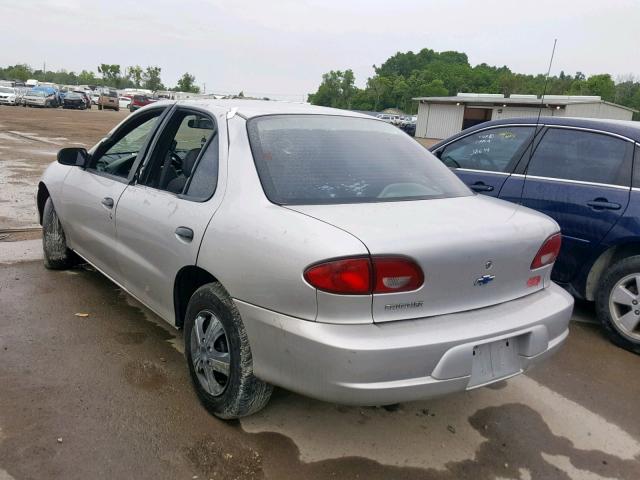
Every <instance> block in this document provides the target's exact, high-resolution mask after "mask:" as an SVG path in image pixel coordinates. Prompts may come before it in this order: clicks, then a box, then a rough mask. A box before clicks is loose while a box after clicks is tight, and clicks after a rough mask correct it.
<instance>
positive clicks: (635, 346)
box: [596, 255, 640, 353]
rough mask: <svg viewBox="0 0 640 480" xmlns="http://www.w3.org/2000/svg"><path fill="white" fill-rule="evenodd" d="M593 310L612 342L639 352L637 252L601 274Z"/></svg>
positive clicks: (639, 259)
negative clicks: (602, 275) (594, 309)
mask: <svg viewBox="0 0 640 480" xmlns="http://www.w3.org/2000/svg"><path fill="white" fill-rule="evenodd" d="M596 310H597V313H598V319H599V320H600V323H602V326H603V327H604V330H605V332H606V333H607V335H608V336H609V338H610V339H611V341H612V342H613V343H615V344H616V345H618V346H620V347H622V348H625V349H627V350H630V351H632V352H635V353H640V255H637V256H633V257H628V258H625V259H624V260H621V261H619V262H618V263H616V264H614V265H613V266H611V267H610V268H609V270H608V271H607V272H606V273H605V274H604V277H603V278H602V281H601V282H600V288H599V289H598V294H597V296H596Z"/></svg>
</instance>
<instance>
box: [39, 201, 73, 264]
mask: <svg viewBox="0 0 640 480" xmlns="http://www.w3.org/2000/svg"><path fill="white" fill-rule="evenodd" d="M42 250H43V252H44V266H45V267H47V268H50V269H52V270H61V269H65V268H69V267H72V266H73V265H74V263H76V258H77V257H76V256H75V254H74V253H73V251H72V250H70V249H69V248H68V247H67V239H66V237H65V235H64V230H63V229H62V225H61V224H60V219H59V218H58V215H57V214H56V210H55V209H54V208H53V202H52V201H51V197H49V198H47V201H46V203H45V205H44V211H43V212H42Z"/></svg>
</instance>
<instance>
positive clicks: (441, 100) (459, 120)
mask: <svg viewBox="0 0 640 480" xmlns="http://www.w3.org/2000/svg"><path fill="white" fill-rule="evenodd" d="M414 100H415V101H417V102H419V105H418V121H417V124H416V138H418V139H421V143H423V144H432V143H436V142H438V141H440V140H442V139H444V138H447V137H449V136H451V135H454V134H456V133H458V132H460V131H462V130H464V129H465V128H469V127H472V126H474V125H477V124H478V123H482V122H486V121H489V120H499V119H502V118H515V117H534V118H535V117H537V116H538V112H539V111H540V115H541V116H554V117H587V118H609V119H615V120H631V118H632V116H633V113H634V112H635V110H633V109H631V108H628V107H623V106H622V105H616V104H615V103H611V102H605V101H604V100H602V99H601V98H600V97H598V96H569V95H546V96H545V98H544V101H542V102H541V100H540V98H538V97H537V96H536V95H516V94H512V95H511V96H509V97H505V96H504V95H501V94H486V93H459V94H458V95H457V96H455V97H418V98H414ZM541 105H542V109H541V110H540V106H541Z"/></svg>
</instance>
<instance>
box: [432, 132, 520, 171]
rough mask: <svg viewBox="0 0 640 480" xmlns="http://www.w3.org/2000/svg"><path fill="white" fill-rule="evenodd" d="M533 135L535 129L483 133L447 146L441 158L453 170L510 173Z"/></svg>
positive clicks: (474, 134)
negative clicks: (466, 169) (463, 169)
mask: <svg viewBox="0 0 640 480" xmlns="http://www.w3.org/2000/svg"><path fill="white" fill-rule="evenodd" d="M532 133H533V127H499V128H493V129H490V130H482V131H480V132H476V133H473V134H471V135H469V136H466V137H463V138H461V139H460V140H457V141H455V142H453V143H451V144H450V145H447V146H446V147H445V149H444V150H443V151H442V154H441V155H440V159H441V160H442V162H443V163H444V164H445V165H446V166H448V167H450V168H468V169H471V170H484V171H489V172H508V171H511V166H512V164H513V163H514V162H515V161H517V160H518V159H517V158H515V157H516V154H517V153H518V152H520V151H521V148H522V147H523V146H524V145H525V143H526V142H527V140H529V139H530V137H531V135H532Z"/></svg>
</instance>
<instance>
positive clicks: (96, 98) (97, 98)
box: [91, 91, 100, 105]
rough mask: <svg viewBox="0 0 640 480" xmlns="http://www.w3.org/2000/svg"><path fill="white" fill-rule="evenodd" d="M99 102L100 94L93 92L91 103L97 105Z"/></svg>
mask: <svg viewBox="0 0 640 480" xmlns="http://www.w3.org/2000/svg"><path fill="white" fill-rule="evenodd" d="M99 100H100V93H98V92H95V91H94V92H93V93H91V103H92V104H93V105H98V101H99Z"/></svg>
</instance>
